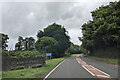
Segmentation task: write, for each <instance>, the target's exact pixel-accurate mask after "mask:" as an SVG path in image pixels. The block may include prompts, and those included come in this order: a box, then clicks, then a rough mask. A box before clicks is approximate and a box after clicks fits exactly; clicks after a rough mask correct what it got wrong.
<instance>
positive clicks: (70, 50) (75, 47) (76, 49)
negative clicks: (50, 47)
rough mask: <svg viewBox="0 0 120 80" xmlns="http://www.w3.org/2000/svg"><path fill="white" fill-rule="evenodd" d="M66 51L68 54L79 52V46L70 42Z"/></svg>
mask: <svg viewBox="0 0 120 80" xmlns="http://www.w3.org/2000/svg"><path fill="white" fill-rule="evenodd" d="M66 52H67V53H70V54H77V53H81V52H80V50H79V46H78V45H75V44H73V43H71V44H70V47H69V48H68V50H67V51H66Z"/></svg>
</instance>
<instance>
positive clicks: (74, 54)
mask: <svg viewBox="0 0 120 80" xmlns="http://www.w3.org/2000/svg"><path fill="white" fill-rule="evenodd" d="M77 55H80V54H72V55H71V56H77Z"/></svg>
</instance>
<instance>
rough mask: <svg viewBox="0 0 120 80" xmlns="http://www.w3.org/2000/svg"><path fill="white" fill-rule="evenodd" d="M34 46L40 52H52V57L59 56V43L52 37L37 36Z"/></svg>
mask: <svg viewBox="0 0 120 80" xmlns="http://www.w3.org/2000/svg"><path fill="white" fill-rule="evenodd" d="M35 48H36V50H38V51H39V52H40V53H53V57H59V54H58V50H59V43H58V41H56V40H55V39H54V38H52V37H42V38H39V39H38V40H37V41H36V43H35Z"/></svg>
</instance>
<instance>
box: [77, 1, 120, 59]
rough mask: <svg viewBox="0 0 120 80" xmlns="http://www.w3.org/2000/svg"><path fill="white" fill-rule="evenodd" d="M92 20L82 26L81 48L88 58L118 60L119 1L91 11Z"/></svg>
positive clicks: (119, 52)
mask: <svg viewBox="0 0 120 80" xmlns="http://www.w3.org/2000/svg"><path fill="white" fill-rule="evenodd" d="M91 13H92V18H93V20H91V21H88V22H87V23H84V24H83V25H82V33H83V36H82V37H80V38H79V39H80V41H82V46H83V47H84V48H85V49H86V50H87V54H88V55H90V56H96V57H101V58H106V59H108V58H113V59H117V58H118V57H119V58H120V21H119V20H120V1H118V2H110V3H109V5H106V6H103V5H102V6H101V7H99V8H97V9H96V10H95V11H92V12H91Z"/></svg>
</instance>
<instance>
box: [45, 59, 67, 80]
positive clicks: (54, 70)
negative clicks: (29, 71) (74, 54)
mask: <svg viewBox="0 0 120 80" xmlns="http://www.w3.org/2000/svg"><path fill="white" fill-rule="evenodd" d="M64 61H65V60H64ZM64 61H62V62H61V63H59V64H58V65H57V66H56V67H55V68H54V69H53V70H52V71H50V72H49V74H48V75H47V76H46V77H45V78H44V79H43V80H45V79H46V78H48V77H49V76H50V74H51V73H52V72H53V71H55V70H56V69H57V68H58V67H59V66H60V65H61V64H62V63H63V62H64Z"/></svg>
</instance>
